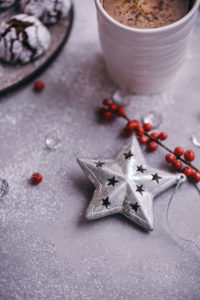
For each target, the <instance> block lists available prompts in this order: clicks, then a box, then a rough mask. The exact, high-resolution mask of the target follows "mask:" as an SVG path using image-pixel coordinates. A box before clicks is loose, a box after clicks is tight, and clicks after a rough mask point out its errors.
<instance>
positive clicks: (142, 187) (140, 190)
mask: <svg viewBox="0 0 200 300" xmlns="http://www.w3.org/2000/svg"><path fill="white" fill-rule="evenodd" d="M136 192H138V193H140V194H141V195H142V193H143V192H145V190H144V186H143V184H141V185H140V186H139V185H137V189H136Z"/></svg>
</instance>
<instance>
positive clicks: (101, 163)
mask: <svg viewBox="0 0 200 300" xmlns="http://www.w3.org/2000/svg"><path fill="white" fill-rule="evenodd" d="M95 164H96V167H97V168H98V167H100V168H102V167H103V165H105V163H103V162H101V161H97V162H96V163H95Z"/></svg>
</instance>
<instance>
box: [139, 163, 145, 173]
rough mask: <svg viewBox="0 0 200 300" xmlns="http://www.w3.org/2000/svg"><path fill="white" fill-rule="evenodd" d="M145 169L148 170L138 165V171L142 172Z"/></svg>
mask: <svg viewBox="0 0 200 300" xmlns="http://www.w3.org/2000/svg"><path fill="white" fill-rule="evenodd" d="M144 171H146V169H144V168H143V166H142V165H141V166H137V172H141V173H144Z"/></svg>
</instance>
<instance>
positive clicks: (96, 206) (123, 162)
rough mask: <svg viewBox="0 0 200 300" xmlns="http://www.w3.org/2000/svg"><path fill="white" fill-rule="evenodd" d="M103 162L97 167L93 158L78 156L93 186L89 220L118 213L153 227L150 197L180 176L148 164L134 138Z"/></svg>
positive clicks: (144, 225) (87, 214)
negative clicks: (139, 169) (140, 170)
mask: <svg viewBox="0 0 200 300" xmlns="http://www.w3.org/2000/svg"><path fill="white" fill-rule="evenodd" d="M133 153H134V156H133ZM129 158H131V159H129ZM99 161H100V162H101V160H99ZM103 161H104V164H105V165H104V167H103V168H101V167H100V168H97V167H96V165H94V159H90V158H79V159H78V163H79V165H80V167H81V168H82V169H83V171H84V172H85V174H86V175H87V176H88V178H89V179H90V181H91V182H92V183H93V184H94V186H95V188H96V189H95V192H94V195H93V199H92V201H91V203H90V205H89V207H88V209H87V213H86V216H87V218H88V219H89V220H92V219H97V218H101V217H105V216H109V215H112V214H117V213H120V214H123V215H124V216H126V217H127V218H129V219H130V220H132V221H133V222H135V223H136V224H138V225H139V226H141V227H143V228H145V229H146V230H153V198H154V197H156V196H157V195H159V194H160V193H162V192H163V191H165V190H167V189H168V188H170V187H171V186H173V185H175V184H177V183H178V182H179V181H180V179H181V178H182V176H183V175H182V174H180V173H177V174H173V173H169V172H164V171H161V170H157V169H155V168H152V167H150V166H149V165H147V163H146V161H145V159H144V156H143V153H142V151H141V148H140V145H139V144H138V141H137V139H136V137H133V139H132V142H131V143H128V144H125V145H124V146H123V148H122V149H121V150H120V151H119V152H118V153H117V154H116V155H115V156H114V158H113V159H109V160H103ZM138 166H142V168H143V169H145V172H144V173H142V172H138V171H137V167H138ZM152 174H153V175H152ZM158 174H159V175H158ZM156 175H157V176H156ZM152 176H153V178H152ZM116 178H117V180H116ZM108 179H110V181H109V180H108ZM116 181H118V182H117V183H116ZM155 181H156V182H157V181H159V184H155ZM109 182H110V184H109ZM105 208H106V209H105Z"/></svg>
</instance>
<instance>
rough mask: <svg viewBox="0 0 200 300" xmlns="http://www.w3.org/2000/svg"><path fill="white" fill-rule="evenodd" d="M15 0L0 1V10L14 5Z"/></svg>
mask: <svg viewBox="0 0 200 300" xmlns="http://www.w3.org/2000/svg"><path fill="white" fill-rule="evenodd" d="M15 2H16V0H0V9H1V8H8V7H10V6H12V5H13V4H15Z"/></svg>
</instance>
